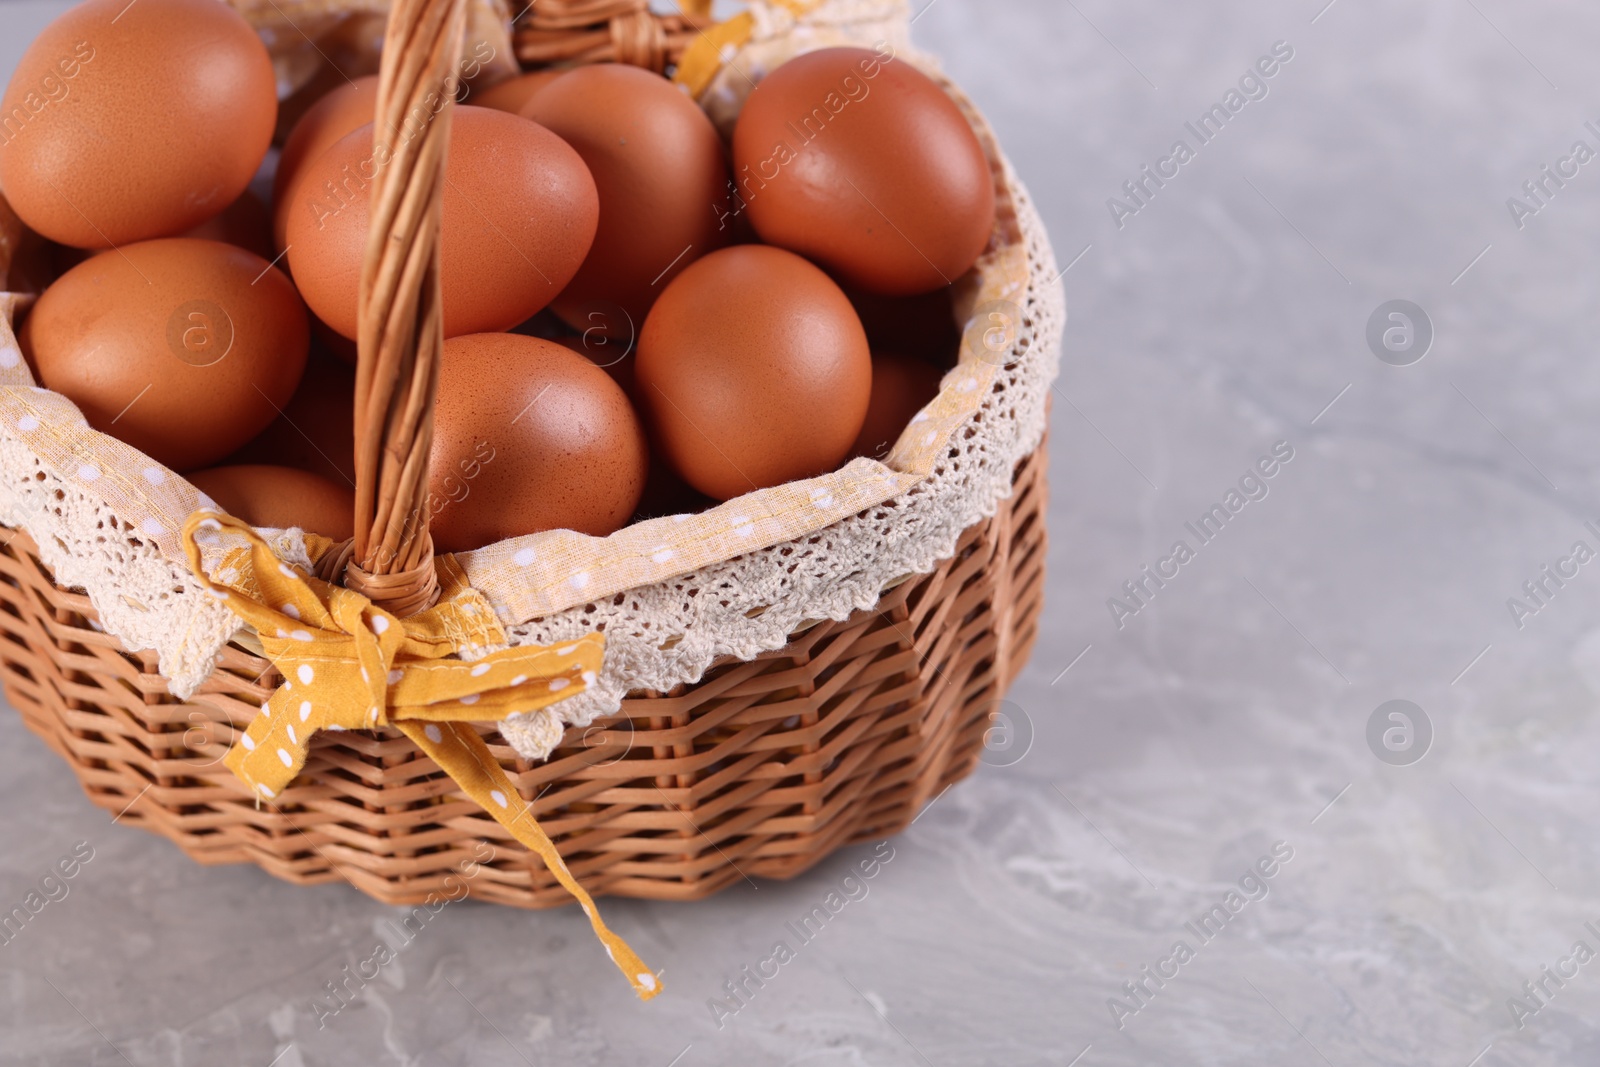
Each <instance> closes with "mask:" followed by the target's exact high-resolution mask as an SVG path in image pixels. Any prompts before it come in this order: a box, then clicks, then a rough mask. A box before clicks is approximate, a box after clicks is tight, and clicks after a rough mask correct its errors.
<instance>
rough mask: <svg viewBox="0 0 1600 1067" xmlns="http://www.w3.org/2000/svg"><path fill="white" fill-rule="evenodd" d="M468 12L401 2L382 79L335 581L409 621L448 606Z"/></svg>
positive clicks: (437, 1) (462, 4)
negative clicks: (439, 412)
mask: <svg viewBox="0 0 1600 1067" xmlns="http://www.w3.org/2000/svg"><path fill="white" fill-rule="evenodd" d="M466 8H467V4H466V0H394V5H393V8H392V10H391V11H390V14H389V22H388V28H387V30H386V32H385V35H384V44H383V61H382V66H381V68H380V73H379V82H378V103H377V116H376V117H377V122H376V125H375V126H374V134H373V156H374V163H375V164H376V168H377V175H376V177H375V179H374V181H373V188H372V212H371V224H370V226H369V228H368V231H367V246H366V253H365V257H364V261H363V263H362V269H361V295H360V305H359V309H360V310H359V333H358V337H357V348H358V358H357V363H356V394H355V467H356V471H355V473H356V510H355V530H356V533H355V539H354V541H353V542H351V543H350V544H348V545H346V546H344V547H343V548H342V550H341V551H340V553H339V559H338V560H337V561H336V563H335V564H334V565H333V566H332V567H331V568H329V570H330V572H331V574H332V575H333V576H334V577H338V576H339V575H340V574H341V573H342V576H343V581H344V584H345V585H346V586H347V587H349V588H350V589H353V590H355V591H356V592H359V593H361V594H362V595H364V596H366V597H367V598H368V599H370V600H372V601H373V602H374V603H375V604H377V605H379V606H380V607H382V608H384V609H385V610H387V611H389V612H391V613H393V614H395V615H399V616H402V617H403V616H406V615H411V614H414V613H416V612H418V611H422V610H425V609H427V608H429V607H431V606H432V605H433V603H434V602H435V601H436V600H437V599H438V595H439V583H438V578H437V576H436V574H435V572H434V566H433V538H432V537H431V536H430V535H429V533H428V518H429V516H428V514H427V498H428V452H429V449H430V448H431V447H432V444H433V405H434V396H435V393H436V391H437V386H438V380H439V358H440V353H441V351H442V349H443V347H444V325H443V317H442V315H441V304H442V300H441V294H440V265H439V264H440V254H439V253H440V219H441V203H442V199H443V197H442V194H443V187H444V173H445V171H444V163H445V154H446V150H447V147H448V144H449V139H450V114H451V108H452V106H453V103H454V97H455V93H454V92H453V91H452V90H453V89H454V88H455V86H454V84H453V79H454V77H455V74H456V70H455V68H456V64H457V63H458V62H459V60H460V55H461V44H462V39H463V37H464V34H465V27H466V16H467V11H466Z"/></svg>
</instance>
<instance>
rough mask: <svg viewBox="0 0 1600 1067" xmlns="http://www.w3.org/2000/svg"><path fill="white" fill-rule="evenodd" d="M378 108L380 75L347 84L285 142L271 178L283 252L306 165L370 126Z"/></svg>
mask: <svg viewBox="0 0 1600 1067" xmlns="http://www.w3.org/2000/svg"><path fill="white" fill-rule="evenodd" d="M377 107H378V76H377V75H376V74H369V75H367V76H366V77H365V78H356V79H355V80H354V81H349V82H345V83H344V84H343V85H341V86H339V87H338V88H336V89H334V90H332V91H331V92H329V93H328V94H327V95H325V96H324V97H323V98H322V99H320V100H318V101H317V102H316V103H315V104H312V105H311V107H310V108H308V109H307V110H306V113H305V114H304V115H302V116H300V121H299V122H297V123H295V124H294V129H293V130H291V131H290V132H289V136H288V137H287V138H285V139H284V142H283V150H282V151H281V152H279V153H278V171H277V173H276V174H275V175H274V176H273V179H272V242H273V245H274V250H275V251H278V252H282V251H283V249H284V245H285V244H286V242H287V240H288V232H289V205H291V204H293V203H294V199H295V196H296V195H297V193H298V188H299V184H300V175H301V172H302V171H303V170H304V169H305V166H306V164H307V163H310V162H311V161H312V160H314V159H316V158H317V157H318V156H320V155H322V153H324V152H326V151H327V150H328V149H329V148H331V147H333V145H334V143H335V142H337V141H338V140H339V139H340V138H341V137H343V136H345V135H346V134H348V133H352V132H354V131H355V130H358V129H360V128H361V127H363V126H365V125H367V124H368V123H370V122H371V121H372V119H373V115H374V114H375V113H376V111H377Z"/></svg>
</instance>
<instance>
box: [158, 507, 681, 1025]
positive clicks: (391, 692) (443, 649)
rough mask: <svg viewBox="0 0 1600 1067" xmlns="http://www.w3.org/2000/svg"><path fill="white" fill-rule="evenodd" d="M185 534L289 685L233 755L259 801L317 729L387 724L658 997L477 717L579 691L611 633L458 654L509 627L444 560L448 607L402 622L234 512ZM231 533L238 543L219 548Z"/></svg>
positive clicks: (301, 758)
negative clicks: (287, 554) (211, 550)
mask: <svg viewBox="0 0 1600 1067" xmlns="http://www.w3.org/2000/svg"><path fill="white" fill-rule="evenodd" d="M181 537H182V543H183V546H184V551H185V553H186V555H187V557H188V560H189V566H190V569H191V570H192V571H193V572H194V576H195V578H196V579H197V580H198V581H199V582H200V583H202V584H203V585H204V586H205V587H206V589H207V590H208V591H209V592H210V593H211V594H212V595H213V596H216V597H218V598H219V599H221V600H223V601H225V602H226V603H227V605H228V607H229V608H230V609H232V610H233V611H234V612H235V613H236V614H237V615H238V616H239V617H240V618H241V619H242V620H244V621H245V622H246V623H248V624H250V626H251V627H253V628H254V629H255V632H256V634H257V635H258V637H259V639H260V641H261V647H262V650H263V653H264V654H265V656H266V657H267V659H268V660H270V661H271V662H272V664H273V666H274V667H276V668H277V670H278V672H279V673H280V674H282V675H283V679H284V682H283V685H282V686H280V687H279V688H278V690H277V692H275V693H273V694H272V697H271V698H270V699H269V700H268V701H267V702H266V703H265V704H263V705H262V707H261V714H260V715H258V716H257V717H256V718H255V720H254V721H252V722H251V723H250V726H249V728H248V729H247V730H246V731H245V733H244V734H243V735H242V736H241V737H240V738H239V742H238V744H237V745H235V746H234V748H233V750H232V751H230V752H229V753H228V755H227V758H226V760H225V762H226V764H227V766H228V768H229V769H230V770H232V771H233V773H234V774H236V775H238V776H239V778H240V780H241V781H243V782H244V783H245V784H246V785H248V786H249V787H250V789H251V791H252V792H254V793H255V794H256V796H257V797H258V798H261V799H263V800H268V801H270V800H272V799H273V798H275V797H276V796H277V795H278V794H279V793H281V792H282V791H283V789H284V788H285V787H286V786H288V785H289V783H290V782H292V781H294V779H295V776H296V775H298V774H299V773H300V771H301V769H302V768H303V767H304V766H305V762H306V755H307V752H308V751H309V747H310V744H311V738H312V737H313V736H315V734H316V732H317V731H318V730H360V729H375V728H377V727H380V726H387V725H391V724H392V725H394V726H395V727H397V728H398V729H400V730H401V731H403V732H404V733H405V734H406V736H408V737H410V738H411V739H412V740H413V741H415V742H416V744H417V746H418V747H419V748H420V749H421V750H422V751H423V752H424V753H426V754H427V755H428V757H429V758H431V759H432V760H433V761H434V762H435V763H437V764H438V765H439V768H440V769H441V770H443V771H444V772H445V773H446V774H448V775H450V777H451V778H453V779H454V780H455V782H456V784H458V785H459V786H461V788H462V789H463V790H464V791H465V792H466V794H467V795H468V796H470V797H472V798H473V799H474V800H476V801H477V802H478V803H479V804H480V805H482V806H483V808H484V810H485V811H487V812H488V813H489V814H490V815H492V816H493V817H494V818H495V819H496V820H497V821H498V822H499V823H500V824H501V825H502V826H504V827H505V828H506V829H507V830H508V831H510V832H511V834H512V836H514V837H515V838H516V839H517V840H518V841H520V842H522V843H523V844H524V845H526V846H527V847H528V848H529V849H531V850H532V851H534V852H536V853H538V854H539V856H540V857H542V858H543V859H544V861H545V863H546V864H547V865H548V866H549V868H550V870H551V872H552V873H553V874H554V875H555V876H556V879H557V880H558V881H559V882H560V883H561V884H562V885H563V886H564V887H566V889H567V891H568V892H570V893H571V894H572V895H573V896H574V897H576V898H577V899H578V902H579V903H580V904H582V905H583V910H584V913H585V914H586V915H588V917H589V921H590V923H591V925H592V926H593V927H594V932H595V934H596V936H598V937H599V938H600V940H601V941H602V942H603V943H604V944H605V946H606V949H607V953H608V954H609V955H610V957H611V959H612V960H613V961H614V962H615V963H616V965H617V967H618V968H619V969H620V970H621V971H622V973H623V975H624V976H625V977H626V978H627V979H628V981H629V982H630V983H631V984H632V985H633V988H634V991H635V992H636V993H638V994H639V996H641V997H643V998H645V999H649V998H650V997H653V996H655V995H656V994H657V993H659V992H660V990H661V986H660V983H659V982H658V981H657V979H656V977H655V975H654V973H653V972H651V971H650V969H649V968H648V967H646V966H645V965H644V963H643V961H641V960H640V959H639V957H638V956H637V955H636V954H635V953H634V952H633V950H632V949H630V948H629V947H628V945H627V944H626V943H625V942H624V941H623V940H622V939H621V938H619V937H617V936H616V935H615V934H613V933H612V932H611V931H610V930H609V929H608V928H607V927H606V925H605V923H604V922H603V921H602V920H601V918H600V913H599V911H598V909H596V908H595V906H594V901H593V900H591V899H590V897H589V894H588V893H586V892H585V891H584V889H583V887H582V886H581V885H579V884H578V882H577V881H576V879H574V878H573V877H572V873H571V872H570V871H568V870H567V866H566V863H565V862H564V861H563V860H562V858H561V855H560V853H558V852H557V851H556V848H555V845H554V844H552V843H551V841H550V838H549V837H548V836H546V835H545V833H544V831H543V830H542V829H541V828H540V827H539V824H538V823H537V822H535V821H534V818H533V814H532V812H531V811H529V809H528V805H527V804H526V803H525V802H524V801H523V799H522V797H521V796H519V795H518V793H517V791H516V787H515V786H514V785H513V784H512V782H511V779H510V777H508V776H507V775H506V772H505V770H504V768H502V767H501V766H500V763H499V761H498V760H496V759H495V758H494V756H493V754H492V753H490V751H489V747H488V745H486V744H485V743H484V741H483V738H481V737H480V736H478V732H477V731H476V730H474V729H473V728H472V727H471V725H469V724H470V723H472V722H500V721H502V720H503V719H505V717H506V716H508V715H511V714H514V713H518V712H526V711H533V710H536V709H538V708H543V707H547V706H549V705H551V704H554V703H556V702H557V701H560V700H565V699H567V698H568V697H570V696H573V695H574V694H577V693H581V692H583V691H584V690H585V689H586V688H587V687H588V686H589V684H590V683H592V682H593V680H594V678H595V676H596V673H597V672H598V671H599V670H600V666H601V661H602V658H603V656H604V654H605V638H604V637H603V636H602V635H600V634H588V635H586V636H584V637H582V638H579V639H578V640H576V641H568V642H564V643H562V644H558V645H552V646H550V647H539V646H523V647H518V648H505V649H502V650H501V651H498V652H492V653H490V654H488V655H486V656H484V657H482V658H481V659H477V660H472V661H468V660H463V659H460V658H457V657H456V653H457V652H459V651H460V650H461V649H463V648H469V647H482V646H487V645H503V644H504V643H505V633H504V631H503V630H502V629H501V628H500V624H499V623H498V622H497V621H496V620H495V618H494V613H493V611H492V610H490V607H489V604H488V602H487V601H485V600H484V599H483V597H482V596H481V595H480V594H479V593H478V592H476V591H475V590H473V589H472V588H471V586H469V585H468V584H467V582H466V577H465V575H464V574H463V573H462V572H461V568H460V567H458V566H457V565H456V564H455V561H454V560H453V559H451V558H450V557H449V556H441V557H439V560H438V570H439V584H440V589H441V593H440V597H439V602H438V603H437V604H436V605H435V606H434V607H432V608H430V609H428V610H427V611H424V612H420V613H418V614H416V615H414V616H411V617H410V618H406V619H401V618H397V617H396V616H394V615H391V614H390V613H389V612H387V611H384V610H383V609H382V608H379V607H378V606H376V605H375V604H373V603H372V602H371V601H370V600H368V599H367V598H366V597H364V596H362V595H360V594H359V593H355V592H352V591H351V590H349V589H345V588H343V587H341V586H337V585H331V584H329V583H327V582H324V581H322V580H321V579H319V578H317V577H315V576H313V575H309V574H306V573H305V572H304V571H302V570H301V569H299V568H298V567H294V566H291V565H290V564H288V563H285V562H283V561H282V560H281V559H279V558H278V556H276V555H275V554H274V553H273V551H272V548H271V546H270V545H268V544H267V542H266V541H265V540H264V539H263V538H262V537H261V536H260V535H259V534H258V533H256V532H255V530H253V529H251V528H250V527H249V526H248V525H246V524H245V523H243V522H240V521H239V520H237V519H234V518H230V517H228V516H225V515H219V514H217V513H215V512H211V511H199V512H196V513H195V514H194V515H192V516H190V517H189V519H188V520H187V521H186V522H185V523H184V525H183V529H182V531H181ZM225 539H226V540H227V541H238V542H241V543H240V544H239V545H238V546H236V547H227V545H225V544H219V543H220V542H223V541H224V540H225ZM203 543H210V544H213V545H216V546H217V547H220V548H225V549H226V551H225V553H224V555H223V563H222V565H221V566H220V567H218V568H217V575H218V577H217V578H215V579H214V578H213V577H212V576H211V575H209V574H208V573H207V572H206V569H205V567H204V565H203V564H202V562H201V555H202V552H201V546H202V544H203ZM321 547H323V548H325V547H326V546H321ZM222 575H227V576H228V578H227V580H226V581H224V580H223V579H222V578H221V576H222Z"/></svg>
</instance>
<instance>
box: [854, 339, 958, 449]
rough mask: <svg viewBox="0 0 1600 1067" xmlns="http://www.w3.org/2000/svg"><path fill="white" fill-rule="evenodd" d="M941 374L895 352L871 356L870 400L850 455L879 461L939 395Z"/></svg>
mask: <svg viewBox="0 0 1600 1067" xmlns="http://www.w3.org/2000/svg"><path fill="white" fill-rule="evenodd" d="M943 377H944V374H943V372H941V371H940V370H939V368H937V367H935V366H934V365H933V364H931V363H929V362H928V361H927V360H924V359H917V358H915V357H913V356H902V355H901V354H900V353H898V352H874V353H873V354H872V401H871V403H869V404H868V405H867V421H866V422H864V423H862V424H861V432H860V433H859V434H857V435H856V443H855V447H854V448H852V449H851V450H850V454H851V455H853V456H867V457H869V458H871V459H882V458H883V457H884V456H887V455H888V454H889V450H890V449H891V448H893V447H894V443H895V442H896V441H898V440H900V435H901V433H903V432H904V431H905V428H906V426H907V425H908V424H909V423H910V422H911V417H912V416H913V415H915V414H916V413H917V412H919V411H921V410H922V409H923V407H924V406H926V405H927V403H928V401H930V400H932V399H933V398H934V397H936V396H938V395H939V382H940V380H941V379H942V378H943Z"/></svg>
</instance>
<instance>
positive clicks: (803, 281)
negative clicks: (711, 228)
mask: <svg viewBox="0 0 1600 1067" xmlns="http://www.w3.org/2000/svg"><path fill="white" fill-rule="evenodd" d="M635 374H636V376H637V386H636V388H637V395H638V398H639V403H640V405H641V406H642V407H643V408H644V410H645V411H646V412H647V418H648V420H649V423H650V426H651V430H652V433H653V436H654V440H655V442H656V445H657V447H658V449H659V452H660V454H661V455H662V456H664V457H665V458H666V460H667V461H668V462H669V463H671V464H672V466H673V467H674V468H675V469H676V470H677V471H678V473H679V474H681V475H682V476H683V478H684V480H685V481H687V482H688V483H689V484H690V485H691V486H693V487H694V488H696V489H698V490H700V491H701V492H703V493H706V494H707V495H709V496H713V497H716V498H717V499H718V500H730V499H732V498H733V497H736V496H738V495H740V494H741V493H747V492H749V491H751V490H752V489H762V488H766V487H768V486H772V485H779V484H781V483H783V482H789V481H794V480H795V479H798V478H808V477H812V476H814V475H818V474H822V473H824V472H826V471H830V470H833V469H834V468H835V467H837V466H838V465H839V463H840V461H841V460H843V459H844V458H845V457H846V456H848V455H849V453H850V448H851V446H852V445H853V444H854V442H855V439H856V435H857V434H858V433H859V432H860V430H861V424H862V421H863V420H864V419H865V418H866V413H867V402H868V400H869V398H870V396H871V393H872V360H871V356H870V354H869V352H868V348H867V337H866V334H865V332H864V331H863V330H862V328H861V322H860V320H859V319H857V318H856V313H855V311H854V309H852V308H851V307H850V301H849V299H847V298H846V297H845V295H844V293H843V291H841V290H840V288H839V287H838V286H837V285H835V284H834V283H833V281H832V280H831V279H830V278H829V277H828V276H827V275H826V274H824V273H822V271H820V270H818V269H817V268H816V267H814V266H813V265H811V264H810V263H808V262H806V261H805V260H804V259H801V258H800V257H799V256H797V255H795V254H793V253H792V252H785V251H783V250H782V249H778V248H768V247H765V246H762V245H744V246H740V247H736V248H728V249H724V250H722V251H720V252H713V253H712V254H711V255H709V256H707V257H705V258H704V259H702V260H700V261H699V262H698V263H695V264H694V265H693V266H691V267H690V268H689V269H688V270H686V271H684V272H683V273H682V274H681V275H679V276H678V278H677V279H676V280H675V281H673V283H672V284H671V285H670V286H668V287H667V291H666V292H665V293H663V294H662V295H661V299H660V300H658V301H656V306H655V309H654V310H652V311H651V312H650V317H649V318H648V319H646V320H645V324H644V331H643V332H642V333H641V334H640V337H639V358H638V366H637V368H636V370H635Z"/></svg>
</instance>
